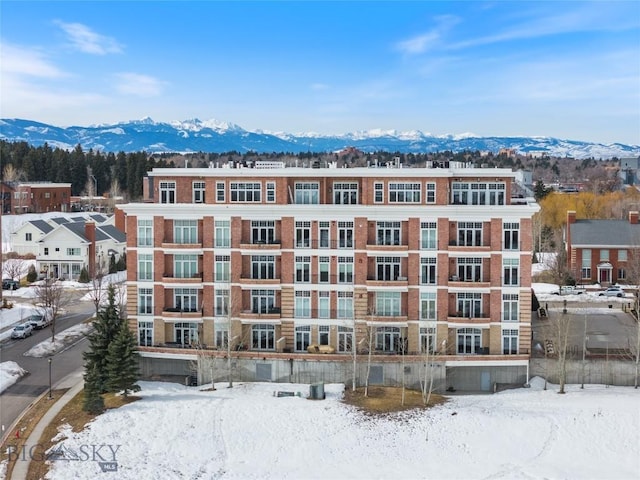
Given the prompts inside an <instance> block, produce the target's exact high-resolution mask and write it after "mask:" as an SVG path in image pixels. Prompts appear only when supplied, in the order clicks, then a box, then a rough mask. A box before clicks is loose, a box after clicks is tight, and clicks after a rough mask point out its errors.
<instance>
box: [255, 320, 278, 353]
mask: <svg viewBox="0 0 640 480" xmlns="http://www.w3.org/2000/svg"><path fill="white" fill-rule="evenodd" d="M275 336H276V328H275V326H273V325H269V324H265V323H257V324H255V325H253V326H252V327H251V348H253V349H254V350H273V349H274V348H275Z"/></svg>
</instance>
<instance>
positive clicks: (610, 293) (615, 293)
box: [599, 285, 624, 297]
mask: <svg viewBox="0 0 640 480" xmlns="http://www.w3.org/2000/svg"><path fill="white" fill-rule="evenodd" d="M599 296H600V297H624V290H622V287H619V286H617V285H616V286H612V287H609V288H607V289H606V290H605V291H604V292H600V294H599Z"/></svg>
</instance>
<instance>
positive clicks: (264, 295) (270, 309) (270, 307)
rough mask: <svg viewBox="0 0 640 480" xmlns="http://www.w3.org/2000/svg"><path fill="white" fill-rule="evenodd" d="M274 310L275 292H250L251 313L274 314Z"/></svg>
mask: <svg viewBox="0 0 640 480" xmlns="http://www.w3.org/2000/svg"><path fill="white" fill-rule="evenodd" d="M275 308H276V291H275V290H251V312H252V313H274V311H275Z"/></svg>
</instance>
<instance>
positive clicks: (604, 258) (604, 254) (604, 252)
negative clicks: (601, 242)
mask: <svg viewBox="0 0 640 480" xmlns="http://www.w3.org/2000/svg"><path fill="white" fill-rule="evenodd" d="M600 261H601V262H608V261H609V249H608V248H601V249H600Z"/></svg>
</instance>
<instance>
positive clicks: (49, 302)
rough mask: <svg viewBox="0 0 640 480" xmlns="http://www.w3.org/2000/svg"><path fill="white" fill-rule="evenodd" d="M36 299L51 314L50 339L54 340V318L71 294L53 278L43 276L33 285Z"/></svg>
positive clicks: (68, 300) (55, 318) (69, 299)
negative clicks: (42, 278) (40, 280)
mask: <svg viewBox="0 0 640 480" xmlns="http://www.w3.org/2000/svg"><path fill="white" fill-rule="evenodd" d="M35 294H36V295H35V296H36V301H37V302H38V303H39V304H40V307H41V308H44V309H46V310H47V311H48V312H50V314H51V341H52V342H55V340H56V320H57V318H58V316H59V315H60V312H61V311H62V309H63V308H64V307H65V306H66V305H67V304H69V302H70V301H71V296H70V295H69V293H68V292H66V291H65V290H64V288H63V286H62V284H61V283H60V282H59V281H57V279H55V278H45V279H44V280H42V282H41V283H40V284H39V285H36V286H35Z"/></svg>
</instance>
